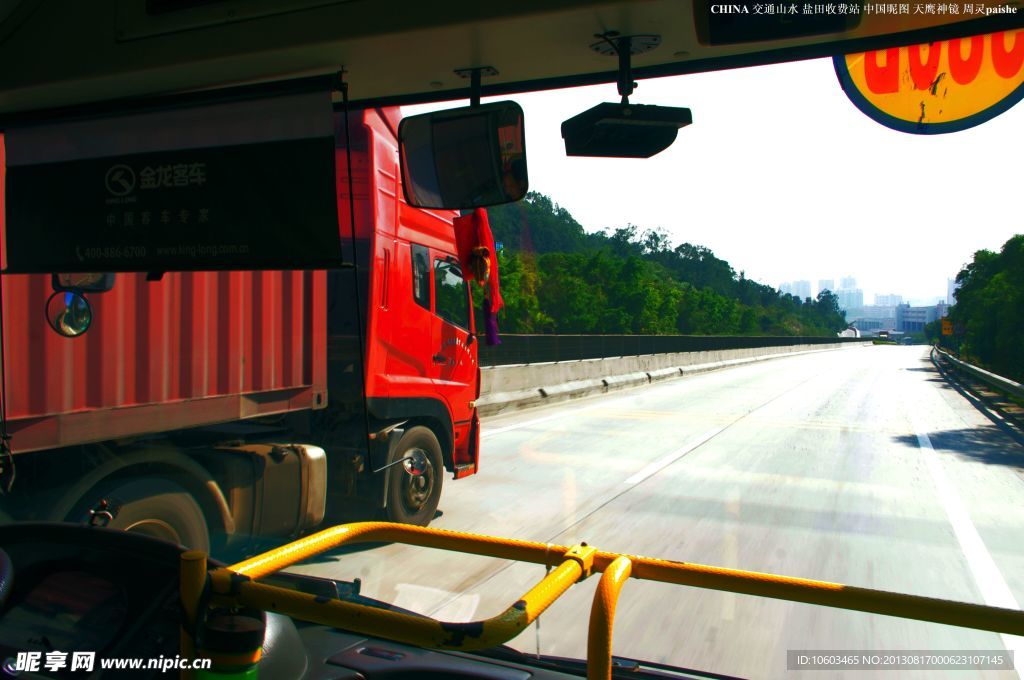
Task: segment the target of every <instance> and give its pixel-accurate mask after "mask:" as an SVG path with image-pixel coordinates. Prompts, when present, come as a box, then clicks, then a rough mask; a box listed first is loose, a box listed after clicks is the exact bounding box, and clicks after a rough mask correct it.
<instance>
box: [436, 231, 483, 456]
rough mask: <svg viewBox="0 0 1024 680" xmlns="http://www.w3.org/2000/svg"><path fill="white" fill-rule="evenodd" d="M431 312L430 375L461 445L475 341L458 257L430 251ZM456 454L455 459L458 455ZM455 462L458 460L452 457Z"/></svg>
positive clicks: (473, 379)
mask: <svg viewBox="0 0 1024 680" xmlns="http://www.w3.org/2000/svg"><path fill="white" fill-rule="evenodd" d="M432 269H433V277H434V315H433V325H434V327H433V329H432V333H431V345H432V347H431V349H432V352H431V354H432V356H431V374H432V375H431V377H432V378H433V380H434V384H435V385H436V388H437V390H438V392H439V393H440V394H441V396H442V397H443V398H444V399H445V401H446V402H447V403H448V406H449V408H451V411H452V421H453V423H452V424H453V425H454V428H455V432H456V441H455V448H456V451H457V452H458V450H459V449H463V450H464V449H465V447H466V446H467V439H468V437H469V430H470V425H471V421H472V418H473V412H474V410H475V407H474V405H473V402H474V400H475V399H476V397H477V384H476V383H477V379H478V377H477V376H478V371H477V342H476V338H475V336H474V327H473V314H472V308H471V306H470V297H469V284H468V283H467V282H466V280H465V279H464V278H463V277H462V270H461V268H460V267H459V263H458V260H456V259H455V258H454V257H452V256H451V255H448V254H445V253H441V252H436V251H435V252H434V258H433V268H432ZM458 457H459V456H458V455H456V459H458ZM456 462H458V461H456Z"/></svg>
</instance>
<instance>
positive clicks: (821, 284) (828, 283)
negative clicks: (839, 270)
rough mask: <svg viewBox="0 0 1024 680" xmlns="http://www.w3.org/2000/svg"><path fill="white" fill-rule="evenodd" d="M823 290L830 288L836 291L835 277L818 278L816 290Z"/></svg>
mask: <svg viewBox="0 0 1024 680" xmlns="http://www.w3.org/2000/svg"><path fill="white" fill-rule="evenodd" d="M823 290H830V291H832V292H833V293H834V292H836V280H835V279H818V292H819V293H820V292H821V291H823Z"/></svg>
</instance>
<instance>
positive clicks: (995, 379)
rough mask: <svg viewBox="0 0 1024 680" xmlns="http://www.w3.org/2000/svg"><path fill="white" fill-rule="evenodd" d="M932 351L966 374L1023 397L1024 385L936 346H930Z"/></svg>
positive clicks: (1010, 393) (1000, 389) (1019, 397)
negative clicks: (958, 357)
mask: <svg viewBox="0 0 1024 680" xmlns="http://www.w3.org/2000/svg"><path fill="white" fill-rule="evenodd" d="M932 351H933V352H937V353H938V354H939V355H940V356H941V357H942V358H943V359H945V360H946V361H948V362H949V363H950V364H952V365H953V366H955V367H956V368H958V369H960V370H961V371H963V372H964V373H967V374H968V375H972V376H974V377H975V378H977V379H979V380H981V381H982V382H984V383H985V384H987V385H989V386H990V387H993V388H995V389H997V390H999V391H1001V392H1005V393H1006V394H1009V395H1011V396H1014V397H1017V398H1018V399H1024V385H1021V384H1020V383H1019V382H1014V381H1012V380H1010V379H1009V378H1004V377H1003V376H1001V375H996V374H995V373H992V372H991V371H986V370H985V369H984V368H978V367H977V366H973V365H971V364H969V363H967V362H966V361H961V360H960V359H957V358H956V357H954V356H953V355H952V354H950V353H949V352H946V351H943V350H941V349H938V348H932Z"/></svg>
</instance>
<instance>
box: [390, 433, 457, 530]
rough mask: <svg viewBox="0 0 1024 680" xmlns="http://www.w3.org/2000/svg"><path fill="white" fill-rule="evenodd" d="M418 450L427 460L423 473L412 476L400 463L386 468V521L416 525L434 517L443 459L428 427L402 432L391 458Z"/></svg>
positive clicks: (435, 439) (426, 522)
mask: <svg viewBox="0 0 1024 680" xmlns="http://www.w3.org/2000/svg"><path fill="white" fill-rule="evenodd" d="M415 450H419V451H421V452H423V454H424V455H425V456H426V459H427V467H426V470H425V471H424V473H423V474H422V475H420V476H418V477H413V476H412V475H410V474H409V473H408V472H406V471H405V467H404V466H403V465H402V464H398V465H392V466H391V467H390V468H388V491H387V504H386V506H385V509H384V514H385V516H386V518H387V520H388V521H390V522H401V523H402V524H416V525H418V526H421V527H425V526H427V525H428V524H430V520H432V519H434V513H436V512H437V504H438V502H439V501H440V500H441V483H442V481H443V477H444V461H443V459H442V458H441V445H440V444H438V442H437V437H435V436H434V433H433V432H432V431H431V430H430V428H427V427H423V426H416V427H413V428H410V429H409V430H407V431H406V432H405V434H403V435H402V439H401V440H400V441H399V443H398V447H397V449H396V451H395V458H394V459H395V460H401V459H402V458H404V457H406V456H408V455H409V454H410V453H411V452H413V451H415Z"/></svg>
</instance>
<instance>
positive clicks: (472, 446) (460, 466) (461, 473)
mask: <svg viewBox="0 0 1024 680" xmlns="http://www.w3.org/2000/svg"><path fill="white" fill-rule="evenodd" d="M453 458H454V461H453V462H454V467H455V479H462V478H463V477H469V476H470V475H475V474H476V473H477V472H479V471H480V416H478V415H477V412H476V409H473V419H472V420H471V421H470V425H469V437H467V440H466V446H465V447H464V448H462V449H461V450H460V449H456V450H455V452H454V455H453Z"/></svg>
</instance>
